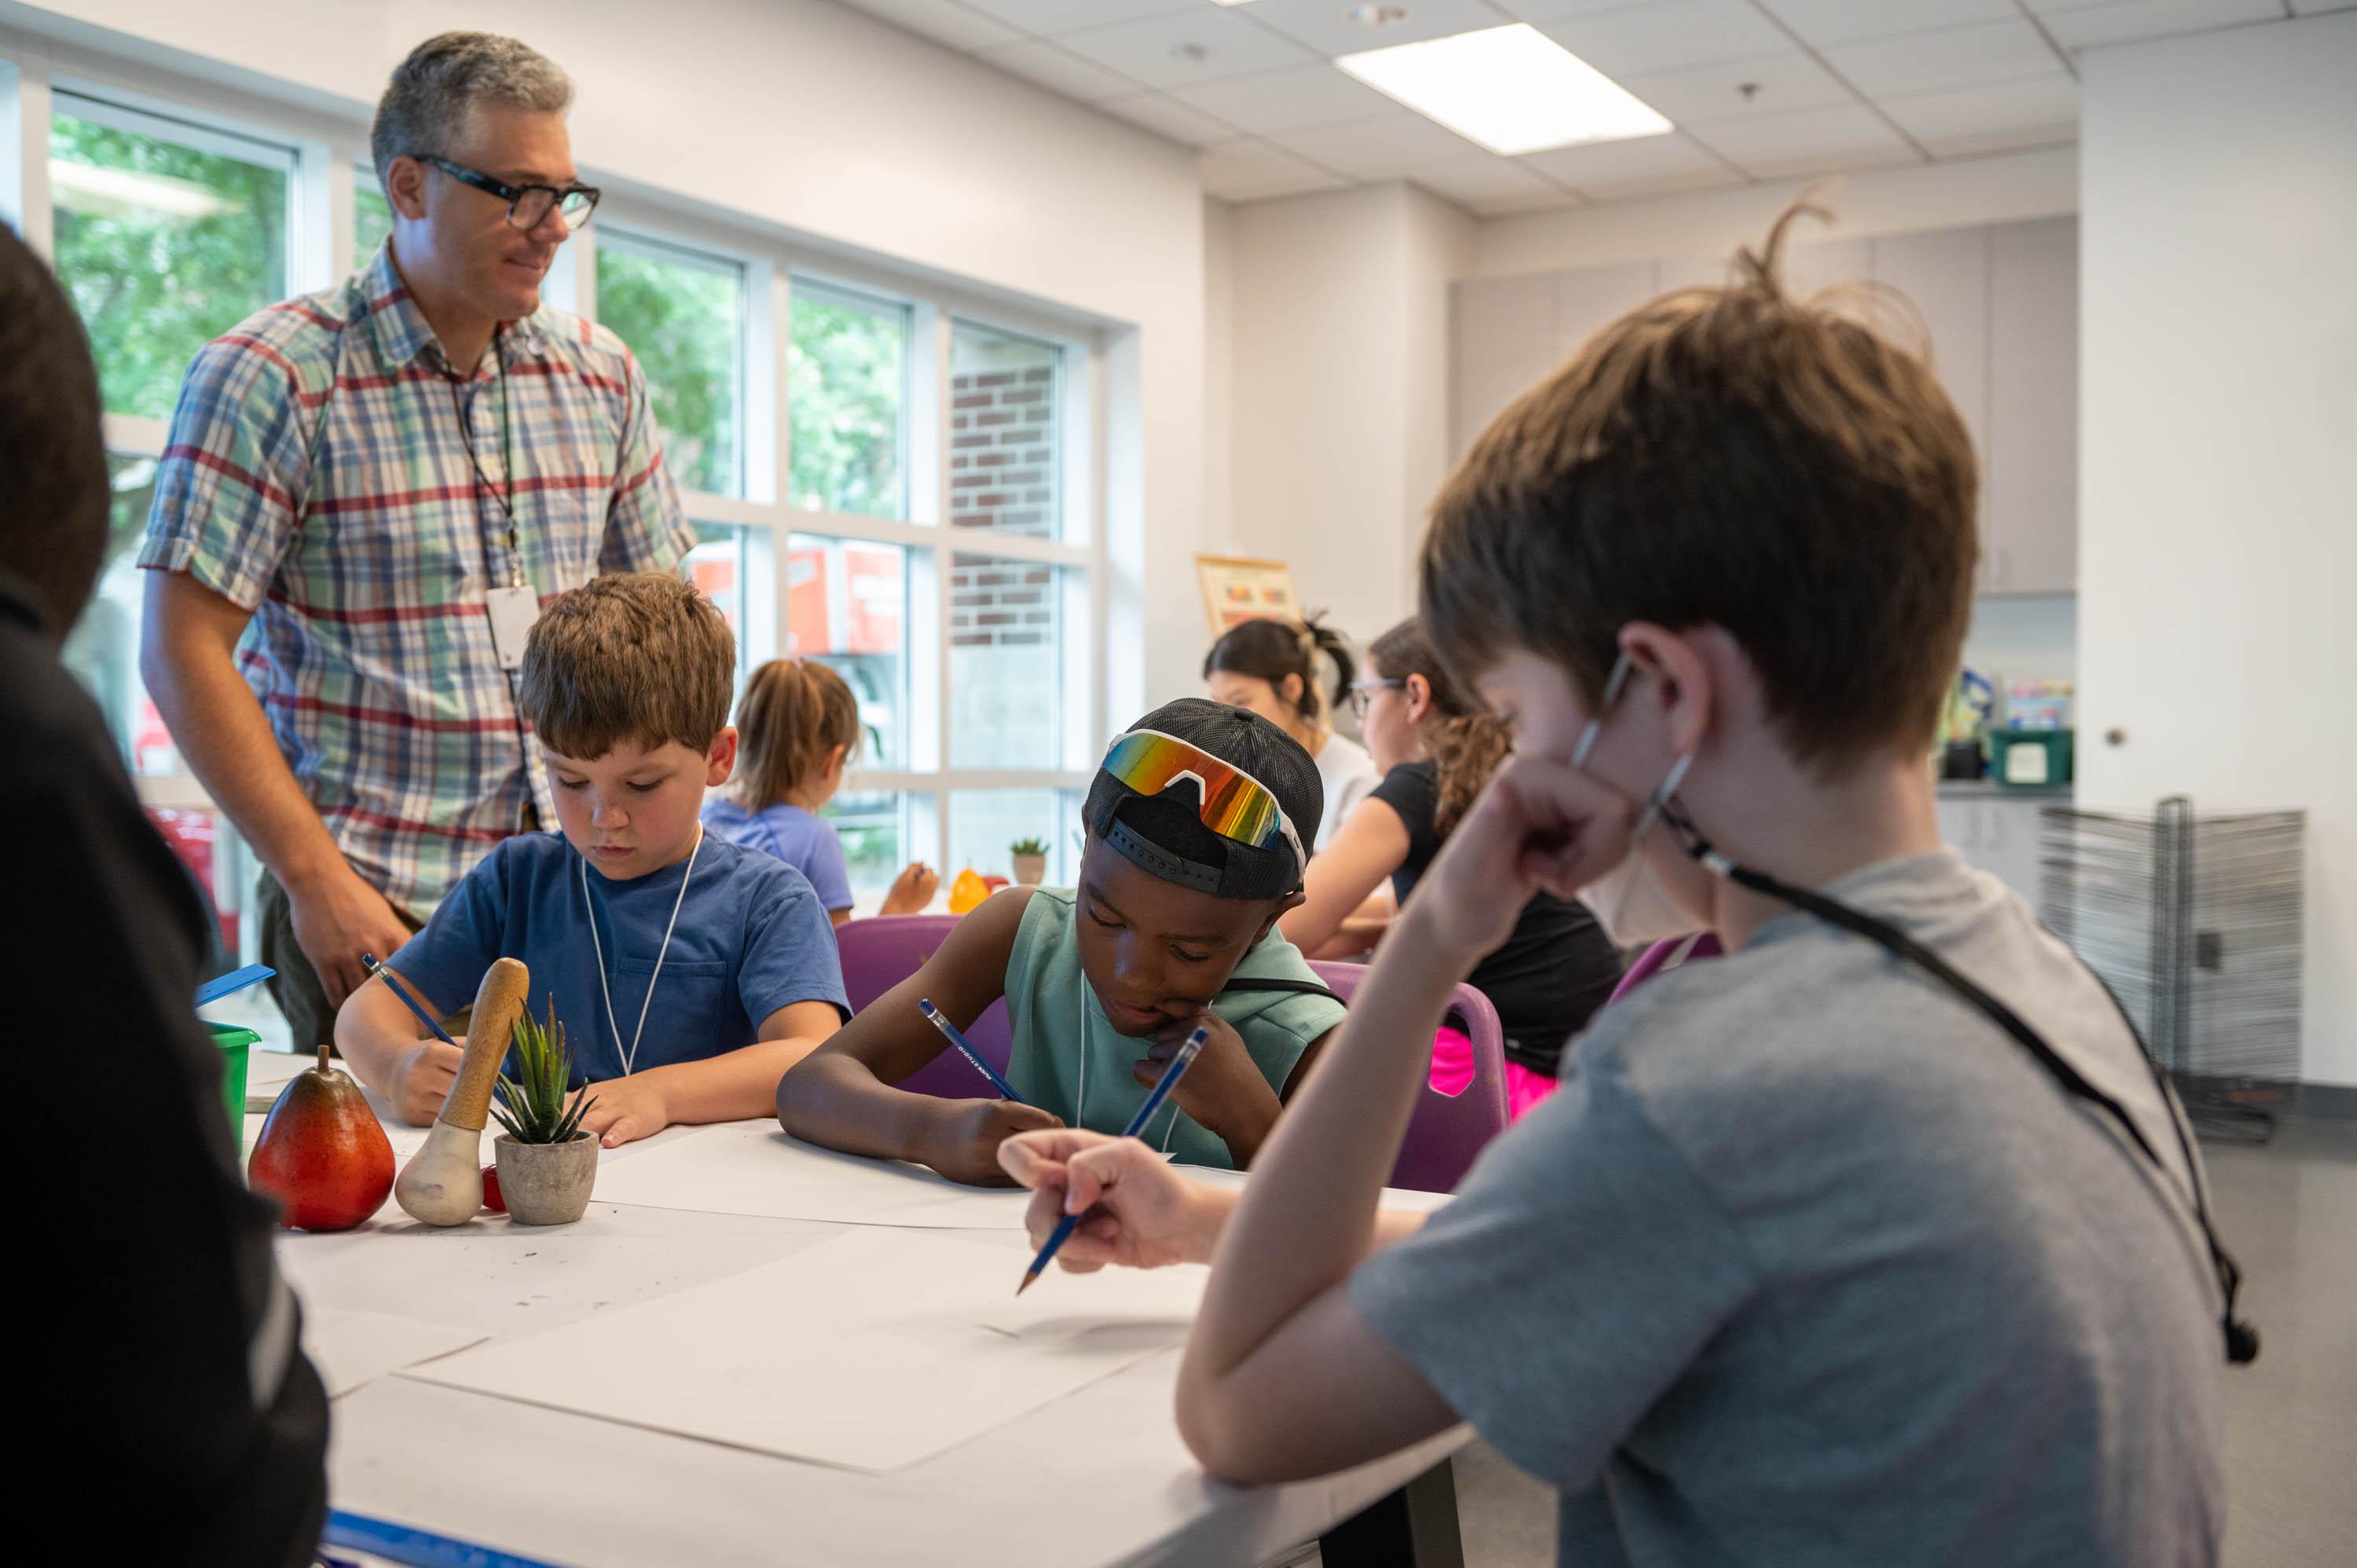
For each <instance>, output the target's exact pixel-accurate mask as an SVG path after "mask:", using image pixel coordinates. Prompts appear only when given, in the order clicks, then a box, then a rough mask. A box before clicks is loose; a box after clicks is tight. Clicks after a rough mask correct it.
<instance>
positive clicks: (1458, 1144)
mask: <svg viewBox="0 0 2357 1568" xmlns="http://www.w3.org/2000/svg"><path fill="white" fill-rule="evenodd" d="M1309 967H1310V968H1311V969H1313V970H1315V971H1317V972H1318V979H1320V980H1322V981H1324V982H1325V983H1326V984H1327V985H1328V987H1329V988H1330V989H1331V990H1332V991H1333V993H1334V994H1335V995H1337V996H1340V998H1341V999H1342V1000H1343V1001H1344V1002H1345V1003H1348V1002H1349V1001H1350V1000H1351V997H1352V996H1354V995H1355V994H1357V993H1358V989H1359V985H1360V983H1361V982H1362V981H1364V980H1365V979H1366V977H1367V966H1366V965H1364V964H1362V963H1328V962H1323V961H1318V960H1314V959H1313V960H1312V961H1310V964H1309ZM1448 1017H1449V1020H1450V1021H1451V1022H1452V1023H1455V1024H1457V1025H1458V1026H1461V1027H1462V1028H1463V1029H1464V1031H1465V1033H1466V1034H1467V1035H1468V1036H1470V1037H1471V1038H1472V1041H1473V1081H1472V1082H1470V1083H1469V1084H1467V1085H1466V1086H1465V1088H1464V1089H1463V1090H1461V1091H1460V1092H1458V1093H1457V1094H1455V1095H1448V1094H1443V1093H1441V1092H1440V1091H1439V1090H1437V1089H1435V1088H1433V1087H1432V1085H1431V1084H1430V1083H1426V1084H1425V1085H1423V1086H1422V1087H1421V1088H1420V1089H1418V1090H1417V1091H1416V1097H1415V1112H1414V1113H1413V1114H1412V1115H1411V1116H1410V1117H1409V1118H1408V1123H1407V1136H1406V1137H1405V1139H1403V1140H1402V1141H1401V1143H1400V1152H1399V1158H1398V1159H1396V1160H1394V1161H1393V1162H1392V1174H1391V1180H1390V1184H1389V1185H1391V1186H1393V1187H1412V1188H1415V1190H1417V1191H1419V1192H1455V1191H1456V1190H1457V1184H1458V1182H1460V1181H1463V1180H1464V1179H1465V1173H1466V1172H1467V1171H1469V1170H1471V1169H1472V1168H1473V1157H1474V1156H1475V1155H1479V1154H1480V1152H1481V1145H1482V1144H1487V1143H1488V1142H1489V1141H1490V1140H1491V1139H1492V1138H1494V1137H1496V1136H1497V1135H1498V1134H1499V1133H1502V1132H1504V1131H1505V1130H1506V1031H1505V1029H1504V1027H1503V1026H1501V1024H1500V1023H1499V1022H1498V1010H1497V1009H1496V1008H1495V1007H1493V1006H1491V1004H1490V999H1489V998H1488V997H1486V996H1484V995H1482V994H1481V993H1480V992H1479V991H1476V990H1475V989H1473V987H1471V986H1469V985H1459V986H1458V988H1457V993H1456V994H1455V995H1454V996H1452V997H1450V998H1449V1000H1448Z"/></svg>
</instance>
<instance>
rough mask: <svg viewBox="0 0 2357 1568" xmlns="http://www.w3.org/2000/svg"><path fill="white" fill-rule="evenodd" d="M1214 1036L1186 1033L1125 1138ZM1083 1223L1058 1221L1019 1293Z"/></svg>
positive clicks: (1142, 1124) (1068, 1218) (1070, 1218)
mask: <svg viewBox="0 0 2357 1568" xmlns="http://www.w3.org/2000/svg"><path fill="white" fill-rule="evenodd" d="M1210 1038H1211V1031H1210V1030H1209V1029H1206V1028H1202V1027H1200V1026H1198V1027H1197V1028H1196V1030H1195V1032H1194V1033H1193V1034H1191V1035H1189V1036H1187V1040H1186V1043H1185V1044H1184V1045H1182V1046H1180V1047H1179V1054H1178V1055H1176V1056H1174V1057H1172V1058H1170V1065H1169V1066H1168V1068H1165V1069H1163V1072H1162V1078H1161V1079H1160V1081H1158V1082H1157V1083H1156V1084H1155V1086H1154V1088H1153V1090H1151V1091H1150V1092H1149V1093H1148V1094H1147V1095H1146V1103H1145V1104H1143V1105H1141V1106H1139V1107H1138V1108H1137V1114H1136V1115H1135V1116H1132V1117H1131V1118H1130V1119H1129V1125H1128V1126H1126V1127H1124V1128H1123V1129H1122V1130H1121V1135H1122V1136H1123V1137H1125V1138H1135V1137H1136V1136H1137V1135H1138V1134H1139V1133H1143V1132H1145V1131H1146V1122H1150V1121H1152V1120H1153V1118H1154V1113H1155V1112H1157V1111H1159V1110H1161V1109H1162V1102H1163V1101H1166V1100H1168V1099H1169V1098H1170V1091H1171V1090H1174V1089H1176V1088H1178V1087H1179V1074H1181V1073H1183V1072H1185V1071H1186V1070H1187V1069H1189V1068H1190V1067H1192V1066H1194V1065H1195V1058H1196V1057H1198V1056H1200V1054H1201V1053H1202V1049H1203V1042H1204V1041H1205V1040H1208V1039H1210ZM1080 1223H1081V1217H1080V1216H1079V1215H1077V1214H1067V1215H1065V1216H1064V1217H1063V1218H1062V1219H1059V1220H1057V1221H1056V1228H1055V1229H1054V1230H1050V1231H1049V1232H1048V1244H1047V1245H1046V1246H1044V1247H1042V1248H1040V1249H1039V1256H1038V1257H1036V1258H1034V1259H1032V1260H1031V1266H1030V1267H1029V1268H1028V1269H1027V1270H1025V1271H1024V1273H1023V1283H1021V1284H1019V1285H1017V1286H1016V1287H1015V1294H1017V1295H1021V1294H1023V1293H1024V1292H1025V1291H1027V1290H1029V1289H1030V1288H1031V1282H1032V1281H1033V1280H1036V1279H1038V1278H1039V1273H1040V1271H1041V1270H1043V1269H1045V1268H1046V1267H1047V1266H1048V1264H1049V1261H1050V1260H1052V1259H1053V1258H1054V1257H1055V1255H1056V1253H1057V1251H1059V1250H1060V1248H1061V1247H1062V1246H1063V1245H1064V1243H1065V1242H1067V1241H1069V1240H1071V1239H1072V1232H1073V1231H1074V1230H1077V1229H1078V1228H1079V1227H1080Z"/></svg>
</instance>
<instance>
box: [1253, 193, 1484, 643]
mask: <svg viewBox="0 0 2357 1568" xmlns="http://www.w3.org/2000/svg"><path fill="white" fill-rule="evenodd" d="M1227 227H1228V231H1229V236H1230V246H1231V260H1230V265H1231V266H1232V285H1231V289H1232V323H1233V326H1232V349H1231V356H1232V367H1233V370H1232V391H1231V394H1230V397H1229V400H1228V404H1229V419H1230V428H1231V437H1230V438H1231V441H1232V450H1233V460H1232V463H1233V466H1232V488H1231V492H1230V498H1229V501H1228V507H1227V515H1228V519H1229V521H1228V525H1227V528H1226V530H1225V534H1224V537H1222V540H1221V543H1222V548H1223V549H1227V550H1231V551H1232V552H1234V553H1241V554H1254V555H1269V556H1275V557H1277V558H1279V559H1282V560H1286V561H1288V562H1290V563H1291V564H1292V565H1293V569H1294V582H1295V585H1296V587H1297V589H1298V590H1299V592H1300V594H1301V597H1302V600H1303V602H1304V603H1305V604H1306V605H1308V606H1311V607H1323V608H1325V609H1327V610H1329V612H1330V618H1331V620H1332V622H1333V624H1334V625H1336V626H1338V627H1339V628H1341V629H1342V630H1343V631H1345V632H1346V633H1348V634H1349V635H1350V636H1351V637H1352V638H1353V639H1358V640H1359V641H1361V642H1364V641H1365V640H1367V639H1371V638H1372V637H1374V636H1375V635H1376V634H1377V633H1379V632H1381V631H1383V629H1384V628H1386V627H1388V626H1390V625H1391V624H1392V623H1393V622H1394V621H1395V620H1397V619H1399V618H1401V617H1402V616H1404V615H1406V614H1407V613H1409V611H1410V610H1411V609H1412V608H1413V607H1414V599H1415V595H1414V590H1413V585H1412V584H1411V582H1410V580H1409V563H1410V557H1411V553H1412V551H1413V550H1414V548H1415V545H1416V543H1417V542H1419V541H1420V540H1421V539H1422V537H1423V529H1424V517H1425V508H1426V504H1427V503H1428V502H1429V501H1430V499H1431V498H1432V492H1433V490H1434V489H1436V488H1437V486H1438V484H1439V482H1440V479H1441V478H1442V475H1443V472H1444V466H1445V465H1446V463H1447V461H1448V280H1449V279H1450V278H1452V277H1457V276H1461V275H1462V274H1463V272H1464V270H1465V268H1466V267H1467V266H1468V265H1469V263H1470V260H1471V250H1472V242H1473V231H1474V228H1475V224H1474V221H1473V220H1472V219H1470V218H1469V217H1468V216H1467V215H1466V214H1465V213H1464V212H1462V211H1461V210H1459V209H1457V208H1455V207H1453V206H1450V205H1449V204H1448V203H1447V202H1443V201H1439V200H1437V199H1434V198H1432V197H1430V196H1427V195H1426V194H1425V193H1424V192H1423V191H1420V190H1417V189H1415V188H1411V187H1408V186H1405V185H1399V184H1393V185H1385V186H1379V187H1372V188H1361V189H1357V190H1348V191H1337V192H1333V193H1329V194H1324V195H1318V196H1307V197H1298V198H1295V199H1290V200H1282V201H1264V202H1256V203H1254V204H1252V205H1249V206H1244V207H1239V208H1236V209H1233V211H1232V214H1231V215H1230V218H1229V221H1228V225H1227ZM1217 509H1218V503H1217V502H1216V501H1215V502H1214V503H1213V510H1214V512H1215V513H1216V511H1217ZM1215 537H1219V536H1217V535H1215Z"/></svg>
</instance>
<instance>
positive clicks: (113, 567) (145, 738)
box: [63, 456, 187, 773]
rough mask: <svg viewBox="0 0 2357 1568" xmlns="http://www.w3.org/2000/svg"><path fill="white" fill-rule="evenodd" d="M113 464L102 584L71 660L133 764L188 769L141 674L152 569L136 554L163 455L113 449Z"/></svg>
mask: <svg viewBox="0 0 2357 1568" xmlns="http://www.w3.org/2000/svg"><path fill="white" fill-rule="evenodd" d="M107 470H108V473H109V476H110V478H112V480H113V487H114V512H113V523H112V525H111V526H110V527H109V529H108V531H107V540H106V564H105V566H104V568H103V569H102V572H101V574H100V576H99V579H98V588H97V591H96V592H95V593H93V594H91V599H90V604H89V606H88V607H85V608H84V609H83V611H82V612H81V619H80V620H79V621H76V622H75V623H74V628H73V631H72V634H71V635H70V636H69V637H68V638H67V639H66V645H65V650H64V653H63V658H64V660H65V666H66V668H67V669H69V670H70V671H73V672H74V674H75V675H76V676H78V677H79V678H80V679H81V683H82V684H83V685H84V686H85V687H87V688H89V690H90V694H91V696H92V697H93V698H95V699H96V700H97V703H98V705H99V709H100V711H101V712H102V713H104V714H106V725H107V728H108V729H109V730H111V731H113V735H114V740H115V744H116V745H118V746H121V747H122V748H123V757H124V762H125V763H127V764H128V765H129V767H130V768H131V771H133V772H134V773H181V772H185V771H187V769H186V768H183V767H182V765H181V762H180V753H179V750H178V747H176V746H173V744H172V736H171V734H170V732H169V731H167V730H166V729H165V727H164V719H163V715H161V714H158V713H156V704H155V703H151V702H149V701H148V700H147V689H146V688H145V686H143V685H141V684H140V682H139V623H140V607H141V605H142V604H143V603H144V602H145V589H146V574H145V573H144V572H142V571H140V570H139V568H138V567H136V566H135V565H133V564H132V561H133V558H134V557H135V556H136V555H137V554H138V553H139V539H140V536H141V534H143V533H144V532H145V531H146V527H147V506H148V503H149V502H150V501H151V500H153V499H155V493H156V460H155V459H154V458H153V457H123V456H110V457H109V458H108V459H107Z"/></svg>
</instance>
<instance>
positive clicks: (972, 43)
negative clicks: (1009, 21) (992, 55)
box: [850, 0, 1023, 49]
mask: <svg viewBox="0 0 2357 1568" xmlns="http://www.w3.org/2000/svg"><path fill="white" fill-rule="evenodd" d="M850 3H851V4H852V5H856V6H857V7H859V9H861V10H863V11H866V12H867V13H868V14H869V15H871V16H881V17H883V18H884V19H885V20H886V21H888V22H893V23H897V24H899V26H900V27H906V28H908V29H909V31H910V32H912V33H921V34H923V35H924V36H925V37H927V38H936V39H939V40H940V41H941V42H942V43H945V44H947V45H949V46H950V47H951V48H959V49H978V48H985V47H987V46H988V45H991V44H1011V43H1014V42H1016V41H1017V40H1018V39H1020V38H1022V37H1023V35H1022V33H1021V32H1020V31H1018V30H1017V29H1016V28H1014V27H1008V26H1007V25H1006V23H1004V22H1001V21H998V20H996V18H994V17H990V16H984V15H983V14H982V13H981V12H979V11H977V10H975V9H974V7H972V6H971V5H959V4H958V3H957V0H850Z"/></svg>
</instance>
